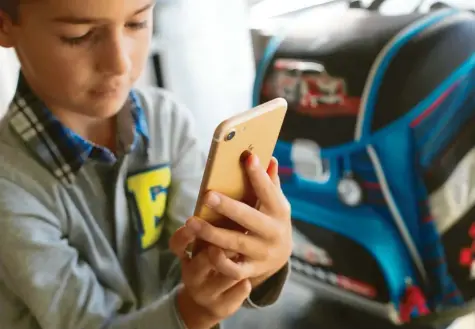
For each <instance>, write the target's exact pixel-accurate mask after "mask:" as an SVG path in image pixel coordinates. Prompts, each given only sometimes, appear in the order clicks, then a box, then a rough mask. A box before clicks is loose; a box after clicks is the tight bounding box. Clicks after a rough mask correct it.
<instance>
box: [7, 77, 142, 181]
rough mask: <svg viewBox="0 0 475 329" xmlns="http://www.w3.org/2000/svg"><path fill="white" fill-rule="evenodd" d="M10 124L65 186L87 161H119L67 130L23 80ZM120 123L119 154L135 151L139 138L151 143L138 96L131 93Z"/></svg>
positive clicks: (14, 99) (12, 106) (18, 88)
mask: <svg viewBox="0 0 475 329" xmlns="http://www.w3.org/2000/svg"><path fill="white" fill-rule="evenodd" d="M8 120H9V125H10V127H11V128H12V129H13V130H14V131H15V132H16V133H17V134H18V135H19V136H20V138H21V139H22V140H23V141H24V142H25V143H26V144H27V145H28V147H29V148H30V149H31V150H32V151H33V152H35V154H36V155H37V156H38V157H39V158H40V159H41V160H42V161H43V162H44V163H45V164H46V165H47V166H48V168H49V169H50V170H51V171H52V172H53V174H54V175H55V176H56V177H57V178H58V179H59V180H60V181H61V182H63V183H66V184H68V183H72V182H73V181H74V179H75V177H76V175H77V173H78V172H79V170H80V169H81V167H82V166H83V165H84V163H85V162H86V160H88V159H95V160H97V161H103V162H107V163H114V162H115V161H117V157H116V155H114V154H113V153H112V152H111V151H110V150H109V149H107V148H105V147H102V146H99V145H94V144H93V143H91V142H89V141H87V140H85V139H83V138H82V137H81V136H79V135H78V134H76V133H75V132H73V131H72V130H71V129H69V128H68V127H66V126H64V125H63V124H62V123H61V122H60V121H59V120H58V119H57V118H56V117H55V116H54V115H53V114H52V113H51V111H49V110H48V108H47V107H46V106H45V105H44V103H42V101H41V100H40V99H39V98H38V97H36V96H35V94H34V93H33V92H32V91H31V89H30V88H29V87H28V85H27V83H26V81H25V79H24V78H23V77H22V76H20V79H19V82H18V87H17V91H16V94H15V97H14V98H13V101H12V103H11V105H10V109H9V112H8ZM117 120H118V136H117V143H118V148H117V150H118V154H124V153H128V152H131V151H133V150H134V149H135V147H136V146H137V144H138V142H139V141H140V138H143V139H144V142H145V143H148V128H147V122H146V118H145V114H144V111H143V109H142V107H141V105H140V101H139V100H138V98H137V95H136V94H135V92H133V91H131V92H130V94H129V98H128V100H127V102H126V103H125V105H124V107H123V108H122V109H121V111H120V112H119V113H118V115H117ZM127 137H129V138H127Z"/></svg>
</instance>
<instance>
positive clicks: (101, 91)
mask: <svg viewBox="0 0 475 329" xmlns="http://www.w3.org/2000/svg"><path fill="white" fill-rule="evenodd" d="M121 89H122V88H120V87H118V86H115V87H101V88H95V89H92V90H91V91H90V94H91V95H92V96H94V97H115V96H118V95H119V93H120V91H121Z"/></svg>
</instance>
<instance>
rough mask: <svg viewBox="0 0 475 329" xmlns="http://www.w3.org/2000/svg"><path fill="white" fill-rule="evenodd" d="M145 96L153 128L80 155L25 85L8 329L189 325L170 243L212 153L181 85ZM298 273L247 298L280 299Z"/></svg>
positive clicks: (2, 308) (7, 146)
mask: <svg viewBox="0 0 475 329" xmlns="http://www.w3.org/2000/svg"><path fill="white" fill-rule="evenodd" d="M135 95H136V98H137V102H138V103H139V104H140V107H141V108H142V109H143V112H144V119H143V121H146V123H145V124H144V123H143V122H142V125H143V127H144V129H147V130H148V132H147V135H148V136H147V137H148V138H147V139H143V138H137V136H136V133H130V132H129V133H128V134H127V133H125V134H124V135H125V137H123V138H124V139H127V138H129V139H130V138H132V136H133V137H134V140H135V141H136V144H137V145H134V147H133V149H132V148H131V149H130V150H129V151H128V152H124V154H123V155H122V156H120V157H119V158H118V159H117V161H110V162H104V161H97V160H96V159H93V158H87V157H83V159H82V162H81V163H80V165H78V163H77V162H69V163H68V162H66V161H65V160H64V157H65V155H64V152H63V153H62V154H61V153H60V152H58V149H57V148H56V146H54V145H57V144H58V143H59V141H57V140H55V139H56V138H59V137H58V136H51V135H45V134H44V133H42V132H43V131H44V130H47V129H50V128H51V127H52V126H51V123H49V124H46V123H44V122H43V121H42V120H43V118H42V117H41V116H38V115H37V114H35V113H37V112H35V111H34V110H32V109H33V108H34V106H38V104H36V103H38V101H37V100H36V101H35V102H36V103H35V102H33V103H34V104H33V103H31V102H30V101H29V100H28V97H26V96H25V95H24V94H21V93H19V92H17V96H16V97H15V99H14V101H13V102H12V105H11V106H10V109H9V112H8V114H7V116H6V117H5V118H4V119H3V120H2V122H1V123H0V159H1V160H0V164H1V166H0V329H4V328H5V329H7V328H8V329H36V328H41V329H83V328H84V329H100V328H107V329H119V328H124V329H132V328H133V329H149V328H150V329H152V328H153V329H175V328H176V329H183V328H184V325H183V323H182V320H181V318H180V316H179V315H178V313H177V310H176V305H175V297H176V291H177V285H178V284H179V277H180V272H179V267H178V266H177V262H176V260H175V258H174V257H173V256H172V255H171V254H170V252H169V251H168V250H167V243H168V238H169V237H170V235H171V234H172V233H173V232H174V231H175V230H176V228H177V227H178V226H179V225H181V224H182V223H183V222H184V220H186V218H187V217H188V216H190V215H191V214H192V211H193V208H194V204H195V200H196V197H197V192H198V188H199V184H200V180H201V176H202V172H203V168H204V164H205V158H206V157H205V154H203V153H202V151H201V150H200V148H199V145H198V142H197V139H196V138H195V133H194V128H193V124H192V118H191V115H190V113H189V112H188V111H187V110H186V109H185V108H184V107H183V106H181V105H179V104H178V103H177V102H176V101H175V100H174V99H173V97H172V96H171V95H170V94H169V93H167V92H165V91H163V90H159V89H156V88H150V89H147V90H137V91H136V92H135ZM35 104H36V105H35ZM122 112H125V111H124V110H122V111H121V113H122ZM119 115H122V116H124V115H125V116H126V117H127V115H126V114H119ZM50 119H51V118H50ZM136 119H137V118H136ZM140 120H142V119H141V118H138V121H140ZM129 121H130V120H129ZM123 122H127V120H124V121H123ZM129 123H130V122H129ZM48 127H49V128H48ZM127 135H129V136H127ZM39 136H40V137H39ZM45 136H46V137H45ZM69 142H70V141H69ZM63 146H64V145H63ZM65 150H66V151H67V148H65ZM66 153H67V152H66ZM287 275H288V268H285V269H284V270H282V271H280V272H279V273H278V274H276V275H275V276H274V277H273V278H271V279H270V280H272V284H271V285H270V286H271V288H270V289H268V291H266V292H264V293H263V294H262V293H260V294H259V298H258V300H253V298H252V296H253V295H251V297H250V298H249V299H248V301H247V303H245V305H246V306H251V307H260V306H265V305H269V304H272V303H273V302H274V301H275V300H276V299H277V297H278V296H279V294H280V291H281V289H282V286H283V284H284V282H285V280H286V278H287ZM266 286H269V285H268V284H266Z"/></svg>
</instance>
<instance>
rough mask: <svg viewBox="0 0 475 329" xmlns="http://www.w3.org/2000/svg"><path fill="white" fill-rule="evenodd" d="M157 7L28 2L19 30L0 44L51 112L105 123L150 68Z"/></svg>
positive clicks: (103, 1) (127, 1)
mask: <svg viewBox="0 0 475 329" xmlns="http://www.w3.org/2000/svg"><path fill="white" fill-rule="evenodd" d="M153 4H154V3H153V1H152V0H35V1H26V2H25V3H24V4H22V5H20V10H19V18H20V19H19V24H16V25H15V24H14V25H11V26H10V25H9V27H8V28H4V29H3V31H4V32H3V33H4V35H3V39H2V38H0V41H1V40H3V45H4V46H13V47H15V50H16V52H17V54H18V57H19V59H20V62H21V64H22V71H23V73H24V75H25V77H26V78H27V80H28V82H29V84H30V85H31V87H32V88H33V89H34V91H35V92H36V93H37V94H38V96H40V98H41V99H42V100H43V101H45V102H46V103H47V104H48V106H50V107H51V108H54V109H56V110H58V111H62V112H63V114H64V112H74V113H75V114H76V115H77V114H83V115H86V116H89V117H92V118H106V117H110V116H112V115H114V114H115V113H117V111H118V110H119V109H120V108H121V106H122V105H123V104H124V102H125V100H126V99H127V95H128V92H129V91H130V88H131V87H132V84H133V83H134V82H135V81H136V80H137V78H138V77H139V75H140V73H141V71H142V69H143V67H144V65H145V63H146V60H147V57H148V51H149V44H150V38H151V30H152V16H153V15H152V9H153V8H152V6H153ZM7 24H9V23H7ZM5 31H7V32H5ZM5 35H6V36H5ZM5 40H7V42H5ZM1 45H2V42H0V46H1Z"/></svg>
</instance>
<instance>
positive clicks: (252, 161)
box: [247, 154, 259, 168]
mask: <svg viewBox="0 0 475 329" xmlns="http://www.w3.org/2000/svg"><path fill="white" fill-rule="evenodd" d="M247 165H248V166H249V167H250V168H257V166H258V165H259V157H257V156H256V155H254V154H251V155H250V156H249V157H248V158H247Z"/></svg>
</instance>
